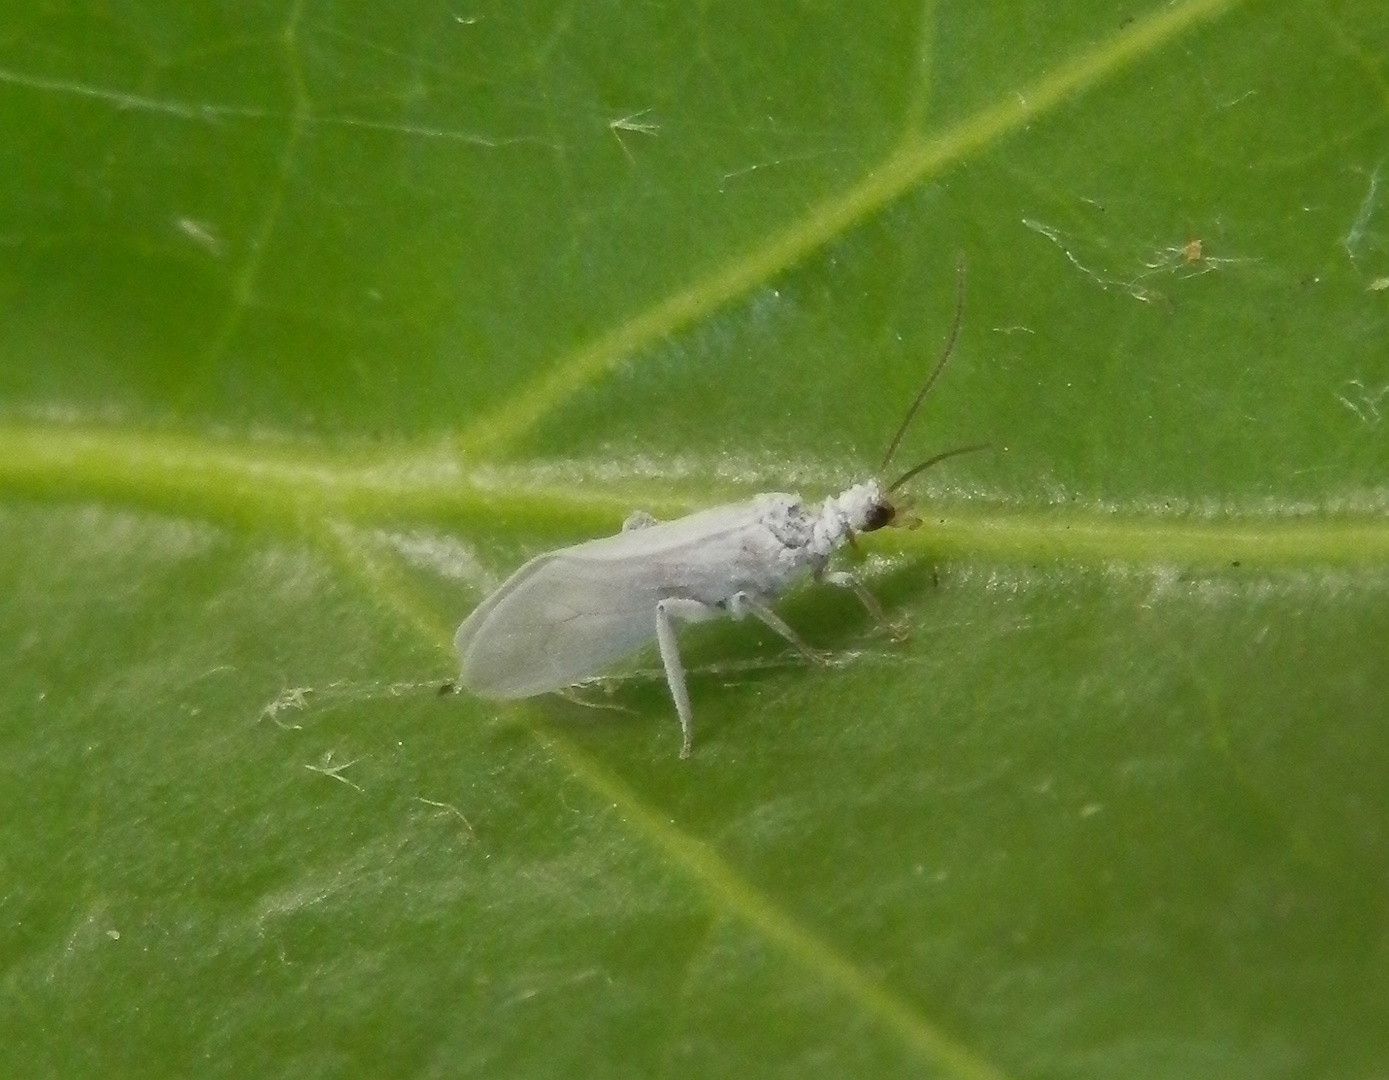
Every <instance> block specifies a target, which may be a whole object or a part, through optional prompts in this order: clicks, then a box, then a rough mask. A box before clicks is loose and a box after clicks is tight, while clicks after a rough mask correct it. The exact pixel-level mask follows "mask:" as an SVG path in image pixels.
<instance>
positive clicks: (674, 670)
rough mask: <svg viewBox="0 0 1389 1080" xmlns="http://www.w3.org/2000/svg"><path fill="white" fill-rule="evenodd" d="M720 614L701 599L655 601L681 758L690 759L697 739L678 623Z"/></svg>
mask: <svg viewBox="0 0 1389 1080" xmlns="http://www.w3.org/2000/svg"><path fill="white" fill-rule="evenodd" d="M717 614H718V608H716V607H711V606H710V605H708V604H702V603H700V602H699V601H698V600H690V599H688V598H685V597H678V596H670V597H667V598H666V599H664V600H658V601H657V602H656V642H657V644H659V645H660V647H661V664H662V666H663V667H664V668H665V669H666V683H667V684H669V686H670V696H671V697H672V698H674V699H675V713H676V715H677V716H679V717H680V734H681V735H682V736H683V739H682V741H681V743H680V756H681V757H682V758H687V757H689V756H690V749H691V745H692V742H693V738H694V711H693V710H692V709H691V708H690V691H689V690H688V689H687V688H686V686H685V666H684V665H683V664H682V663H680V648H679V646H678V645H677V644H676V641H675V625H674V624H675V620H676V619H682V620H684V621H685V622H698V621H700V620H702V619H709V618H712V617H713V616H715V615H717Z"/></svg>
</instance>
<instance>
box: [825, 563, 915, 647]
mask: <svg viewBox="0 0 1389 1080" xmlns="http://www.w3.org/2000/svg"><path fill="white" fill-rule="evenodd" d="M820 580H821V581H824V582H827V583H829V584H830V585H838V586H839V587H840V588H841V589H850V590H852V591H853V594H854V595H855V596H857V597H858V598H859V603H861V604H862V605H863V606H864V608H865V610H867V612H868V614H869V615H871V616H873V618H874V620H876V621H877V623H878V625H879V626H881V627H882V628H883V629H884V630H886V631H887V632H888V633H889V634H891V635H892V636H893V637H894V638H895V639H897V640H898V641H904V640H906V638H907V629H906V627H904V626H902V625H901V624H900V623H895V622H893V621H892V620H891V619H889V618H888V617H887V612H886V611H884V610H883V605H882V604H880V603H878V598H877V597H876V596H874V595H873V594H872V593H871V592H869V591H868V587H867V586H866V585H864V583H863V582H861V581H860V580H859V579H858V578H856V577H854V575H853V574H850V573H848V572H847V571H845V570H826V571H824V572H823V573H821V574H820Z"/></svg>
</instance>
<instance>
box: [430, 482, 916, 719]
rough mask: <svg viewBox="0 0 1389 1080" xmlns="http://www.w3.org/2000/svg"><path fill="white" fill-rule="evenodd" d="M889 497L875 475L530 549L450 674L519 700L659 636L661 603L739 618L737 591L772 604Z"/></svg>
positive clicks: (700, 614)
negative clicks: (813, 500) (542, 550)
mask: <svg viewBox="0 0 1389 1080" xmlns="http://www.w3.org/2000/svg"><path fill="white" fill-rule="evenodd" d="M887 505H888V504H887V500H886V498H885V496H884V494H883V491H882V489H881V486H880V485H879V484H878V483H877V482H876V481H868V482H866V483H863V484H857V485H855V486H854V487H851V488H849V489H848V490H846V491H844V492H843V493H841V494H840V495H838V496H835V497H832V498H829V499H826V500H825V501H824V502H823V503H822V504H821V505H820V506H819V507H817V508H815V509H814V510H813V512H812V511H807V510H806V508H805V506H804V504H803V503H802V501H801V499H800V498H799V496H796V495H787V494H783V493H780V492H777V493H772V494H768V495H759V496H757V497H756V498H754V499H751V500H749V501H747V502H743V503H733V504H730V505H727V506H720V507H715V508H714V509H712V510H705V511H701V512H699V513H695V514H690V515H688V516H686V517H682V518H678V519H676V520H674V521H667V522H659V523H657V524H654V525H648V524H646V523H645V521H644V520H638V521H635V522H634V524H635V525H637V527H634V528H629V529H627V530H626V531H624V532H620V533H618V534H616V535H615V536H608V537H604V538H602V539H600V540H590V541H588V542H587V543H583V544H575V545H574V546H573V547H567V548H560V549H559V550H557V551H552V552H548V553H547V554H544V555H538V556H536V557H535V558H534V559H531V560H530V561H529V562H527V563H526V564H525V565H524V566H522V567H521V568H520V569H519V570H517V571H516V573H514V574H512V575H511V577H510V578H508V579H507V580H506V581H505V582H504V583H503V584H502V585H501V587H500V588H498V589H497V591H496V592H494V593H493V594H492V595H491V596H489V597H488V598H487V599H486V600H484V601H483V602H482V603H481V604H479V605H478V607H477V608H476V609H475V610H474V611H473V612H472V614H470V615H469V616H468V617H467V619H465V620H464V621H463V624H462V625H461V626H460V627H459V628H458V632H457V633H456V634H455V635H454V639H453V640H454V647H455V648H456V649H457V650H458V656H459V659H460V661H461V662H462V671H461V674H460V676H459V682H460V683H461V684H462V685H463V686H464V687H466V688H467V689H469V690H471V691H473V692H474V693H476V694H479V695H482V696H484V697H491V698H523V697H530V696H532V695H535V694H543V693H547V692H549V691H553V690H561V689H563V688H564V687H566V686H571V685H573V684H574V683H577V682H581V681H583V680H584V679H588V678H592V677H593V676H595V675H600V674H602V672H603V671H604V670H606V669H607V668H608V667H609V666H610V665H611V664H613V663H614V662H616V661H617V660H620V659H621V658H622V657H624V656H626V655H628V654H630V653H632V652H634V651H636V650H637V649H639V648H641V647H642V646H644V645H647V644H649V643H650V642H651V641H653V640H654V639H655V638H656V634H657V614H656V611H657V605H658V604H660V603H661V602H662V601H672V600H678V601H694V602H695V603H694V604H685V605H683V606H682V615H681V617H682V618H684V619H685V620H687V621H688V620H690V619H692V618H707V617H712V616H713V615H715V614H718V613H719V612H720V611H726V612H729V613H730V614H735V615H737V614H741V609H740V608H739V603H740V601H741V600H742V599H747V600H749V601H752V602H754V603H764V602H767V601H770V600H771V599H773V598H774V597H776V596H777V595H779V594H780V593H782V592H783V591H785V589H786V588H787V587H788V586H789V585H791V584H792V583H793V582H794V581H795V580H796V579H797V578H799V577H801V576H802V575H804V574H806V573H808V572H810V571H819V570H822V569H823V568H824V567H825V564H826V563H827V561H828V560H829V557H830V555H831V553H832V552H833V551H834V550H835V549H837V548H838V547H840V546H841V545H843V544H844V543H845V541H846V540H847V539H848V537H849V536H850V535H851V534H853V533H855V532H859V531H862V530H863V529H864V527H865V525H867V524H868V523H869V522H870V521H872V520H873V517H874V516H875V515H878V514H881V512H882V509H883V508H884V507H885V506H887ZM700 605H703V607H704V608H707V609H708V610H707V612H705V611H703V610H702V609H701V608H700ZM667 659H668V660H669V658H667ZM676 663H677V664H678V658H677V659H676ZM674 689H675V688H674V687H673V686H672V690H674ZM677 703H678V698H677ZM682 719H683V718H682Z"/></svg>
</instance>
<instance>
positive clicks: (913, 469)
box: [887, 442, 990, 491]
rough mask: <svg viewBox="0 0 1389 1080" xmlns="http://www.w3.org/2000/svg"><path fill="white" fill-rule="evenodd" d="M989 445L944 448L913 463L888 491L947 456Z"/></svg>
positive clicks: (969, 451) (977, 444)
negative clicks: (916, 463) (917, 462)
mask: <svg viewBox="0 0 1389 1080" xmlns="http://www.w3.org/2000/svg"><path fill="white" fill-rule="evenodd" d="M989 446H990V444H989V443H986V442H984V443H974V444H973V445H971V446H957V447H955V449H953V450H942V451H941V452H940V453H939V454H935V455H933V456H932V457H928V458H927V459H926V460H925V461H923V462H922V463H921V464H920V465H913V466H912V467H911V468H910V469H908V470H907V471H906V472H904V473H903V474H902V475H901V476H899V477H898V478H897V479H896V480H894V481H893V482H892V483H890V484H888V486H887V490H888V491H896V490H897V489H898V488H899V487H901V486H902V485H903V484H905V483H906V482H907V481H908V480H910V479H911V478H912V477H913V476H916V475H917V473H923V472H925V471H926V470H927V469H929V468H930V467H931V466H932V465H939V464H940V463H941V462H942V461H945V460H946V459H947V458H953V457H958V456H959V455H960V454H972V453H974V452H975V451H976V450H987V449H988V448H989Z"/></svg>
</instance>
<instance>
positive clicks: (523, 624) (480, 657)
mask: <svg viewBox="0 0 1389 1080" xmlns="http://www.w3.org/2000/svg"><path fill="white" fill-rule="evenodd" d="M626 569H627V568H626V567H623V566H621V565H614V564H611V563H602V562H592V561H590V560H586V559H582V558H574V557H572V556H570V555H569V554H568V553H567V552H564V551H557V552H553V553H551V554H549V555H541V556H540V557H539V558H536V559H533V560H531V561H530V562H528V563H527V564H526V565H525V566H523V567H522V568H521V569H520V570H518V571H517V572H516V574H515V575H513V576H512V577H511V579H510V580H508V581H507V582H506V583H505V584H504V585H502V587H501V588H500V589H498V590H497V592H496V594H495V595H494V596H492V597H491V598H489V600H488V601H487V602H486V603H484V604H483V606H482V607H479V608H478V609H477V610H476V611H474V612H473V613H472V614H471V615H469V616H468V618H467V619H466V620H465V621H464V623H463V625H462V626H460V627H459V628H458V634H457V635H456V636H455V637H454V645H455V646H456V647H457V649H458V653H459V657H460V658H461V660H462V662H463V670H462V676H461V678H462V682H463V684H464V685H465V686H467V687H468V688H469V689H471V690H474V691H476V692H478V693H480V694H485V695H487V696H490V697H499V698H516V697H530V696H531V695H533V694H543V693H546V692H548V691H551V690H559V689H562V688H563V687H566V686H570V685H572V684H574V683H576V682H579V681H581V680H583V679H586V678H590V677H592V676H594V675H597V674H599V673H601V672H602V671H603V670H604V668H606V667H607V666H608V665H609V664H611V663H612V662H613V661H615V660H618V659H620V658H621V657H623V656H626V655H627V654H628V653H631V652H634V651H635V650H636V649H638V648H640V647H641V646H642V645H645V644H646V643H647V642H649V641H651V640H652V639H653V638H654V637H655V636H656V602H657V600H659V599H660V595H659V590H658V589H657V588H656V587H655V582H654V580H648V581H646V582H641V581H635V580H632V579H631V578H630V577H626V575H624V574H623V571H624V570H626Z"/></svg>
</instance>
